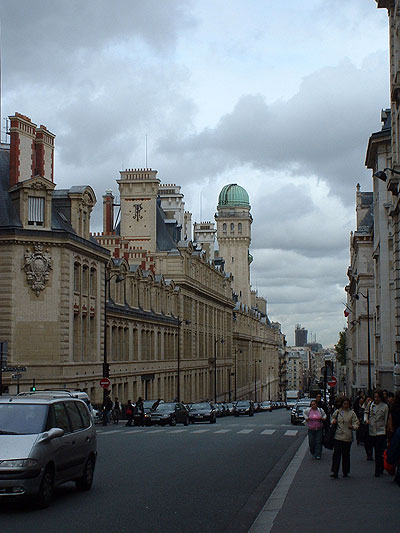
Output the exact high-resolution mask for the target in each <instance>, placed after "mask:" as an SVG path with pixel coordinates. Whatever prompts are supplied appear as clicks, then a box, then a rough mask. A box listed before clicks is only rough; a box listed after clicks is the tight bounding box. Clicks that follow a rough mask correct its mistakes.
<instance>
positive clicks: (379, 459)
mask: <svg viewBox="0 0 400 533" xmlns="http://www.w3.org/2000/svg"><path fill="white" fill-rule="evenodd" d="M364 416H365V419H364V420H365V423H366V424H368V434H369V438H370V441H371V444H372V447H373V449H374V451H375V477H379V476H380V475H381V474H383V452H384V451H385V448H386V445H387V440H386V439H387V437H386V423H387V420H388V416H389V407H388V406H387V404H386V403H385V401H384V396H383V393H382V391H379V390H377V391H375V392H374V401H373V402H372V403H371V405H370V406H369V408H368V410H367V411H366V412H365V415H364Z"/></svg>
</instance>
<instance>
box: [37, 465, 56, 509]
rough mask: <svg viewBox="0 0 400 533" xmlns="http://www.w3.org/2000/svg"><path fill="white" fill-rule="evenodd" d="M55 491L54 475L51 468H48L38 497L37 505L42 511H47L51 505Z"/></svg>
mask: <svg viewBox="0 0 400 533" xmlns="http://www.w3.org/2000/svg"><path fill="white" fill-rule="evenodd" d="M53 490H54V474H53V471H52V470H51V468H49V467H47V468H46V470H45V472H44V475H43V479H42V482H41V483H40V488H39V492H38V495H37V505H38V507H40V508H41V509H45V508H46V507H48V506H49V505H50V503H51V500H52V498H53Z"/></svg>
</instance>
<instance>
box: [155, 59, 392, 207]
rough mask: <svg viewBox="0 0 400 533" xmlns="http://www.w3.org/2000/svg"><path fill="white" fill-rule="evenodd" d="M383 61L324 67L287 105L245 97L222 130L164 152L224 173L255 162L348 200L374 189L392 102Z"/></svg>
mask: <svg viewBox="0 0 400 533" xmlns="http://www.w3.org/2000/svg"><path fill="white" fill-rule="evenodd" d="M378 57H379V58H380V61H378ZM382 59H383V57H382V55H379V54H377V55H376V56H371V57H370V58H369V59H368V61H366V62H365V64H364V65H363V67H362V68H357V67H355V66H354V65H353V64H351V63H350V61H348V60H345V61H343V62H341V63H340V64H339V65H338V66H337V67H326V68H324V69H321V70H320V71H318V72H315V73H314V74H312V75H309V76H307V77H306V78H304V79H303V82H302V84H301V87H300V89H299V91H298V93H297V94H296V95H294V96H293V97H292V98H291V99H290V100H288V101H287V102H283V101H279V102H274V103H273V104H267V103H266V100H265V97H264V96H263V95H260V94H258V95H257V94H256V95H245V96H242V98H241V99H240V100H239V101H238V103H237V105H236V106H235V108H234V109H233V111H232V112H231V113H229V114H227V115H225V116H223V117H222V118H221V119H220V121H219V123H218V124H217V126H216V127H215V128H207V129H205V130H203V131H201V132H200V133H198V134H192V135H189V136H186V137H181V138H177V137H175V138H171V137H168V138H164V139H162V140H160V144H159V149H160V151H161V152H164V154H165V155H166V156H169V157H171V156H173V154H177V153H179V154H180V157H181V158H182V160H183V161H185V160H186V161H189V160H191V161H192V162H193V160H195V161H204V160H206V161H208V162H210V163H211V165H212V167H211V169H212V170H214V171H216V172H218V171H219V172H221V171H222V170H225V169H227V168H233V167H234V166H236V165H240V164H249V165H253V166H254V168H257V169H259V170H262V171H268V170H275V171H285V172H287V173H288V174H290V175H292V176H295V175H296V174H302V175H308V176H311V175H315V176H317V177H318V178H319V179H322V180H325V181H326V182H327V183H328V184H329V186H330V189H331V192H332V193H334V194H337V195H339V196H340V197H341V198H342V199H343V200H344V201H347V202H348V201H349V199H350V198H352V197H351V196H350V195H349V193H350V190H351V188H352V187H354V182H355V181H361V182H363V181H364V183H366V184H369V182H368V173H367V172H366V170H365V168H364V158H365V150H366V145H367V141H368V137H369V135H370V134H371V133H372V132H373V131H375V130H378V129H380V124H379V114H380V108H381V107H385V105H386V104H387V103H386V102H382V100H381V95H382V94H384V92H385V91H384V84H386V81H385V80H386V65H385V63H384V62H383V61H384V60H383V61H382ZM385 59H386V58H385ZM211 169H210V167H209V168H208V170H209V171H210V170H211ZM201 171H202V165H201V163H200V169H199V172H198V174H200V175H201Z"/></svg>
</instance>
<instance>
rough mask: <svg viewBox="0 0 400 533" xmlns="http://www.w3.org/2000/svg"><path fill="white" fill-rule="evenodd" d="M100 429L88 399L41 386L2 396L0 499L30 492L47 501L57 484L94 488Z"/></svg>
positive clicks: (41, 501)
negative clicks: (43, 389) (38, 390)
mask: <svg viewBox="0 0 400 533" xmlns="http://www.w3.org/2000/svg"><path fill="white" fill-rule="evenodd" d="M96 457H97V450H96V429H95V427H94V422H93V418H92V416H91V414H90V412H89V409H88V407H87V405H86V403H85V402H83V401H82V400H79V399H78V398H73V397H68V396H66V395H65V394H57V393H50V392H42V393H40V394H32V395H26V396H15V397H11V398H3V397H0V501H1V499H11V500H16V499H18V498H22V497H26V496H30V497H34V498H35V499H36V502H37V504H38V505H39V506H40V507H47V506H48V505H49V504H50V502H51V499H52V495H53V489H54V487H55V486H56V485H60V484H61V483H65V482H67V481H75V484H76V487H77V489H79V490H89V489H90V488H91V486H92V483H93V475H94V470H95V465H96Z"/></svg>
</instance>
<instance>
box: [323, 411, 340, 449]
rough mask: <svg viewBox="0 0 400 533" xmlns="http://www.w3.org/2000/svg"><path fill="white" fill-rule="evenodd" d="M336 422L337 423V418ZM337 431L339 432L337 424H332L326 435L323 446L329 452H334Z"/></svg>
mask: <svg viewBox="0 0 400 533" xmlns="http://www.w3.org/2000/svg"><path fill="white" fill-rule="evenodd" d="M336 421H337V417H336ZM336 430H337V423H336V424H331V425H330V427H329V429H328V431H327V432H326V433H325V437H324V442H323V444H324V447H325V448H326V449H327V450H333V445H334V440H335V433H336Z"/></svg>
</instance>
